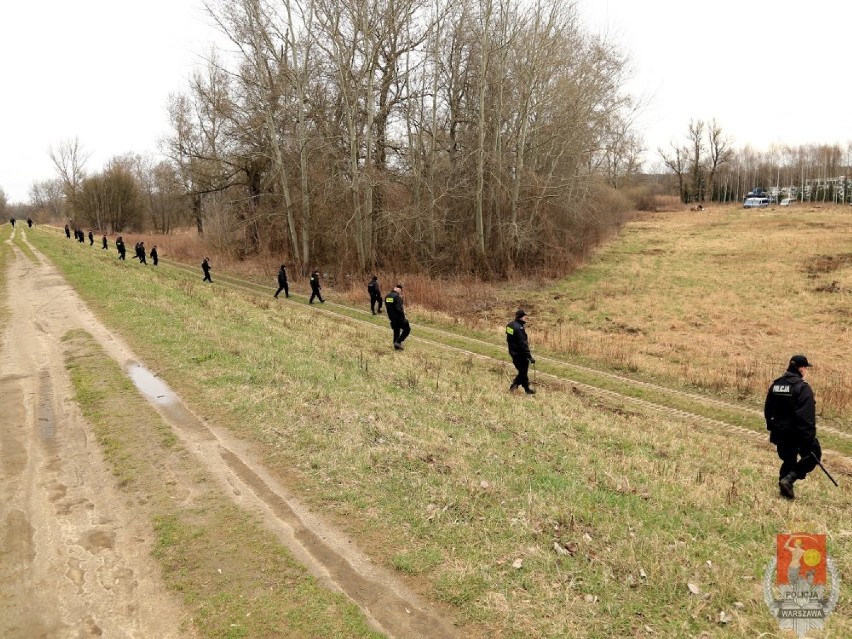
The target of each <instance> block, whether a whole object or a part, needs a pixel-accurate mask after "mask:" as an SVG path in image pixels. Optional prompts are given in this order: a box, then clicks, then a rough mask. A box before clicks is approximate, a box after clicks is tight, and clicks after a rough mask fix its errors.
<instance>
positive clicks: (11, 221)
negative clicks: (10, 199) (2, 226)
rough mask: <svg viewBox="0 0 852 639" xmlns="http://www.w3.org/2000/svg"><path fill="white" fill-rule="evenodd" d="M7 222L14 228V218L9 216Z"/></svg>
mask: <svg viewBox="0 0 852 639" xmlns="http://www.w3.org/2000/svg"><path fill="white" fill-rule="evenodd" d="M9 224H11V225H12V228H15V218H13V217H10V218H9Z"/></svg>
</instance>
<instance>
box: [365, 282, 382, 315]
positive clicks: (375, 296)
mask: <svg viewBox="0 0 852 639" xmlns="http://www.w3.org/2000/svg"><path fill="white" fill-rule="evenodd" d="M367 292H368V293H369V294H370V312H371V313H372V314H373V315H375V314H376V304H377V303H378V305H379V313H381V312H382V288H381V286H379V278H378V277H376V276H375V275H373V279H371V280H370V283H369V284H367Z"/></svg>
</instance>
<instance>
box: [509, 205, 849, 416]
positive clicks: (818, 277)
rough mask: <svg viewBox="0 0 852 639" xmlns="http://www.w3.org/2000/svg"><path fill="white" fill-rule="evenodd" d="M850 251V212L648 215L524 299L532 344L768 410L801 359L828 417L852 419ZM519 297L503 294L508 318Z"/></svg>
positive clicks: (725, 210)
mask: <svg viewBox="0 0 852 639" xmlns="http://www.w3.org/2000/svg"><path fill="white" fill-rule="evenodd" d="M850 238H852V211H850V210H849V208H848V207H846V208H841V207H837V208H831V207H823V208H821V209H817V208H815V207H814V208H812V209H795V210H783V209H776V210H772V209H769V210H765V211H760V212H755V211H750V212H748V211H743V209H740V208H733V207H716V208H712V209H710V210H707V211H704V212H682V213H669V214H649V215H646V216H643V217H639V218H637V219H635V220H634V221H633V222H631V223H630V224H628V225H627V227H626V228H625V231H624V233H623V235H622V236H621V238H620V239H619V240H617V241H616V242H614V243H613V244H611V245H610V246H609V247H608V248H606V249H605V250H603V251H601V252H600V253H599V254H598V255H597V256H596V257H595V258H594V259H592V260H591V261H590V264H589V265H588V266H587V267H585V268H583V269H581V270H579V271H577V272H576V273H575V274H574V275H572V276H571V277H569V278H568V279H566V280H564V281H563V282H560V283H558V284H556V285H554V286H550V287H547V288H544V289H541V290H538V291H534V292H523V295H524V296H525V297H526V298H529V300H528V305H529V306H530V307H531V308H532V309H534V311H535V312H536V314H537V315H538V318H537V320H535V323H534V325H532V326H531V327H530V332H531V334H532V335H533V339H534V340H535V343H536V345H538V346H540V347H542V346H543V347H546V348H549V349H552V350H555V351H558V352H563V353H568V354H572V355H580V356H583V357H586V358H589V359H592V360H597V361H600V362H605V363H607V364H610V365H613V366H616V367H619V368H622V369H625V370H631V371H641V372H642V373H644V374H647V375H650V376H653V377H660V378H667V379H670V380H673V381H677V382H680V383H684V384H690V385H695V386H700V387H702V388H706V389H710V390H714V391H724V392H728V393H736V394H738V395H740V396H742V397H750V398H752V399H753V400H754V401H756V402H757V401H759V400H761V399H762V397H763V395H764V394H765V390H766V387H767V385H768V383H769V381H770V380H771V379H773V378H774V377H776V376H777V375H778V374H780V372H781V371H783V369H784V367H785V364H786V361H787V359H788V358H789V356H790V355H792V354H794V353H798V352H803V353H806V354H807V355H808V357H809V358H811V359H812V360H813V361H814V362H816V366H815V368H814V369H813V371H812V376H811V382H812V384H813V386H814V387H815V389H816V390H817V394H818V401H819V405H820V407H821V408H822V409H823V411H824V412H826V413H827V414H830V415H833V416H839V417H842V418H844V419H848V418H849V416H850V414H852V366H850V362H852V340H850V334H851V333H852V306H850V301H852V297H850V294H852V258H850ZM520 293H521V291H518V290H517V289H515V290H512V289H511V288H507V289H505V296H504V300H506V302H510V303H504V304H503V305H502V306H503V308H504V310H505V312H508V311H510V309H511V308H512V306H513V305H514V304H513V303H511V302H515V303H517V301H518V300H519V299H523V298H522V297H521V295H520ZM494 328H495V329H496V327H494Z"/></svg>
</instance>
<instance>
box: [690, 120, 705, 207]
mask: <svg viewBox="0 0 852 639" xmlns="http://www.w3.org/2000/svg"><path fill="white" fill-rule="evenodd" d="M704 127H705V124H704V121H703V120H690V121H689V134H688V136H687V137H688V140H689V150H690V167H689V172H690V177H691V182H692V190H691V193H690V196H691V198H694V199H695V200H696V201H698V202H703V201H704V188H705V185H704V166H703V164H702V162H703V154H704Z"/></svg>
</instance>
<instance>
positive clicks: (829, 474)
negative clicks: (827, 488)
mask: <svg viewBox="0 0 852 639" xmlns="http://www.w3.org/2000/svg"><path fill="white" fill-rule="evenodd" d="M811 456H812V457H813V458H814V459H815V460H816V463H817V464H819V467H820V468H822V472H824V473H825V476H826V477H828V478H829V479H830V480H831V483H832V484H834V485H835V486H837V487H838V488H839V487H840V485H839V484H838V483H837V482H836V481H835V480H834V477H832V476H831V473H829V472H828V471H827V470H826V469H825V466H823V465H822V462H821V461H820V460H819V457H817V456H816V453H815V452H813V451H811Z"/></svg>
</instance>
